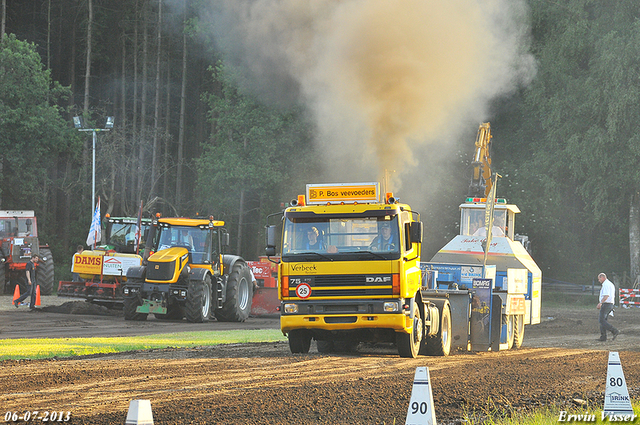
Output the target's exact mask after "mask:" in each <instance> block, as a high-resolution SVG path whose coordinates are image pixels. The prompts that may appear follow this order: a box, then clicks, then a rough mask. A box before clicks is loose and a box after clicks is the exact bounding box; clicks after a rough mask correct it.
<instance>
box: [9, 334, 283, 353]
mask: <svg viewBox="0 0 640 425" xmlns="http://www.w3.org/2000/svg"><path fill="white" fill-rule="evenodd" d="M284 340H286V338H285V337H283V336H282V332H280V331H279V330H277V329H257V330H246V329H245V330H240V331H237V330H236V331H215V332H212V331H200V332H181V333H172V334H159V335H145V336H134V337H111V338H109V337H104V338H97V337H96V338H35V339H12V340H4V341H0V360H7V359H48V358H52V357H70V356H85V355H90V354H105V353H119V352H123V351H131V350H149V349H161V348H167V347H178V348H185V347H202V346H211V345H219V344H237V343H249V342H271V341H284Z"/></svg>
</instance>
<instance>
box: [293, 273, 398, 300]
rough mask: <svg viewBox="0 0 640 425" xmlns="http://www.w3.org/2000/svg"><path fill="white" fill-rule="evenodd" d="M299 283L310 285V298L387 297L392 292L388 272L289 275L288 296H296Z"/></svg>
mask: <svg viewBox="0 0 640 425" xmlns="http://www.w3.org/2000/svg"><path fill="white" fill-rule="evenodd" d="M301 284H307V285H309V286H310V287H311V295H310V296H309V298H310V299H314V298H327V297H330V298H336V297H337V298H340V297H345V298H352V297H387V296H391V295H392V294H393V288H392V284H391V275H390V274H387V275H364V274H359V275H323V276H291V277H290V278H289V296H290V297H297V295H296V288H297V287H298V285H301Z"/></svg>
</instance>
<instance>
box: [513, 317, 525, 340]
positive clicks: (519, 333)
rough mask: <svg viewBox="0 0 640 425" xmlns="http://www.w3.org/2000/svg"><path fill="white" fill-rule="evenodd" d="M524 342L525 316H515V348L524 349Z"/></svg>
mask: <svg viewBox="0 0 640 425" xmlns="http://www.w3.org/2000/svg"><path fill="white" fill-rule="evenodd" d="M522 341H524V314H516V315H515V316H513V346H514V347H515V348H520V347H522Z"/></svg>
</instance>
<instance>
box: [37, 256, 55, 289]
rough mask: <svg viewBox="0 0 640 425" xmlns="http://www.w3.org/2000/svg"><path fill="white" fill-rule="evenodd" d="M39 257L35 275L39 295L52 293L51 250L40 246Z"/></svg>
mask: <svg viewBox="0 0 640 425" xmlns="http://www.w3.org/2000/svg"><path fill="white" fill-rule="evenodd" d="M44 258H46V260H44ZM40 259H41V260H40V261H41V262H40V264H39V265H38V275H37V276H38V277H37V282H38V285H40V295H51V294H53V256H52V255H51V250H50V249H49V248H40Z"/></svg>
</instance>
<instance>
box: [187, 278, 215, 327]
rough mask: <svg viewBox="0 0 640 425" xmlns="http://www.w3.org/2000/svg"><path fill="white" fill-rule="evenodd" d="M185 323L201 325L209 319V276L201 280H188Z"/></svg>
mask: <svg viewBox="0 0 640 425" xmlns="http://www.w3.org/2000/svg"><path fill="white" fill-rule="evenodd" d="M184 315H185V317H186V318H187V322H190V323H202V322H206V321H208V320H209V318H210V317H211V275H208V274H207V275H206V276H205V277H204V279H203V280H201V281H198V280H190V281H189V289H188V290H187V301H186V303H185V306H184Z"/></svg>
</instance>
